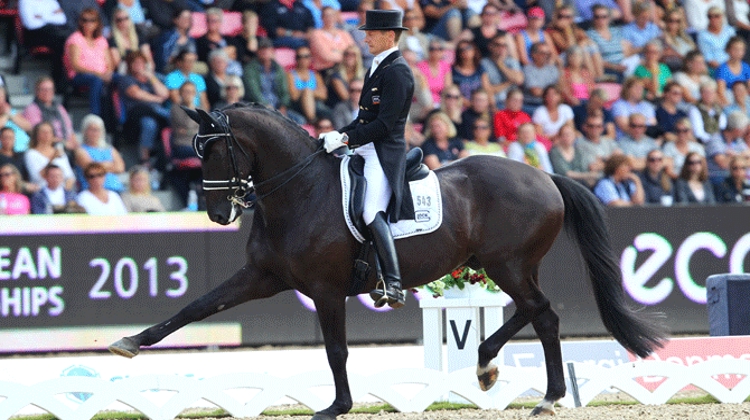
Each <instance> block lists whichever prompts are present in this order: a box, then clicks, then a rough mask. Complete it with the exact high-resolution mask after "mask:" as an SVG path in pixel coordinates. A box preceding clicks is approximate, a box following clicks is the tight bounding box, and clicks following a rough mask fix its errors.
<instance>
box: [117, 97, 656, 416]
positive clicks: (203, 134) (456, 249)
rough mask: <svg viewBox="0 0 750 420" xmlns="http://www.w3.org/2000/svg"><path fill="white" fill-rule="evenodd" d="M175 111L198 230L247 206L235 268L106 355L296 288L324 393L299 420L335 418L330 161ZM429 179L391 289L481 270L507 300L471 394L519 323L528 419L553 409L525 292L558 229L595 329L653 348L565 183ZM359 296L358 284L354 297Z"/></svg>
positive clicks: (339, 222) (345, 259) (539, 178)
mask: <svg viewBox="0 0 750 420" xmlns="http://www.w3.org/2000/svg"><path fill="white" fill-rule="evenodd" d="M186 112H188V113H189V115H190V116H191V117H192V118H193V119H194V120H196V121H197V122H199V123H200V128H199V134H198V135H197V136H196V141H195V147H196V152H198V154H199V156H202V159H203V176H204V189H205V190H206V204H207V207H208V215H209V217H210V218H211V220H212V221H214V222H216V223H219V224H222V225H226V224H228V223H231V222H233V221H234V220H235V219H236V218H237V217H238V216H239V215H240V214H241V212H242V209H243V205H244V199H243V197H244V196H245V195H246V194H248V192H250V191H251V190H252V189H253V187H251V181H252V183H254V192H255V194H256V195H257V197H258V199H257V200H256V202H255V213H254V218H253V225H252V231H251V234H250V238H249V240H248V244H247V263H246V264H245V266H243V267H242V268H240V270H239V271H237V273H235V274H234V275H233V276H232V277H231V278H229V279H228V280H226V281H225V282H224V283H222V284H221V285H219V286H218V287H216V288H215V289H214V290H213V291H211V292H209V293H207V294H206V295H205V296H203V297H201V298H199V299H197V300H195V301H194V302H192V303H191V304H189V305H188V306H187V307H185V308H184V309H183V310H181V311H180V312H179V313H178V314H177V315H176V316H174V317H172V318H170V319H169V320H167V321H165V322H162V323H160V324H157V325H155V326H153V327H151V328H148V329H146V330H144V331H143V332H141V333H140V334H138V335H135V336H132V337H126V338H123V339H121V340H120V341H118V342H117V343H115V344H113V345H112V346H111V347H110V350H111V351H112V352H114V353H116V354H119V355H123V356H126V357H133V356H135V355H137V354H138V352H139V348H140V347H141V346H150V345H153V344H154V343H157V342H159V341H160V340H162V339H163V338H164V337H166V336H167V335H169V334H171V333H172V332H174V331H176V330H177V329H179V328H181V327H183V326H185V325H187V324H189V323H191V322H194V321H198V320H201V319H204V318H206V317H208V316H210V315H213V314H215V313H217V312H220V311H222V310H225V309H229V308H231V307H233V306H235V305H239V304H240V303H243V302H247V301H249V300H253V299H261V298H267V297H271V296H273V295H275V294H277V293H279V292H283V291H285V290H292V289H295V290H299V291H300V292H302V293H304V294H305V295H307V296H308V297H310V298H311V299H312V300H313V301H314V302H315V307H316V308H317V313H318V318H319V321H320V326H321V329H322V331H323V337H324V340H325V347H326V352H327V354H328V363H329V365H330V367H331V370H332V372H333V378H334V383H335V387H336V397H335V400H334V402H333V404H332V405H331V406H330V407H328V408H326V409H325V410H323V411H320V412H318V413H316V414H315V415H314V416H313V420H324V419H334V418H336V416H338V415H339V414H343V413H346V412H348V411H349V410H350V409H351V407H352V397H351V394H350V391H349V384H348V380H347V373H346V359H347V355H348V350H347V343H346V330H345V306H344V302H345V298H346V296H347V292H348V291H349V287H350V282H351V274H352V264H353V261H354V260H355V258H356V256H357V253H358V250H359V248H360V244H359V243H358V242H357V241H356V240H355V238H354V237H353V236H352V235H351V234H350V232H349V231H348V229H347V227H346V225H345V222H344V218H343V211H342V208H341V191H340V187H339V185H340V183H339V179H338V176H339V169H338V168H339V164H340V161H339V160H338V159H337V158H335V157H333V156H330V155H326V154H325V153H321V150H322V149H320V148H319V147H318V143H317V142H315V141H314V140H313V139H311V138H310V137H309V135H308V134H307V132H305V131H304V130H303V129H301V128H300V127H299V126H297V125H296V124H294V123H293V122H291V121H290V120H288V119H286V118H284V117H283V116H281V114H279V113H278V112H276V111H273V110H268V109H266V108H264V107H262V106H260V105H250V106H246V107H234V108H228V109H225V110H223V111H214V112H212V113H211V114H208V113H206V112H204V111H201V110H199V111H197V112H196V111H192V110H186ZM435 172H436V173H437V175H438V178H439V180H440V186H441V189H442V195H443V210H444V211H443V214H444V217H443V224H442V226H441V227H440V228H439V229H438V230H437V231H435V232H433V233H430V234H427V235H422V236H413V237H410V238H405V239H400V240H397V242H396V245H397V248H398V256H399V261H400V266H401V273H402V277H403V282H404V287H405V288H412V287H416V286H419V285H423V284H426V283H428V282H430V281H432V280H434V279H436V278H439V277H441V276H443V275H444V274H445V273H447V272H450V271H451V270H452V269H454V268H456V267H457V266H460V265H462V264H467V263H468V264H470V265H471V266H475V267H479V266H481V267H484V268H485V269H486V271H487V273H488V275H489V276H490V277H491V278H492V279H493V280H495V282H496V283H497V284H498V285H499V286H500V287H501V288H502V289H503V291H505V293H507V294H508V295H510V297H511V298H512V299H513V301H514V302H515V305H516V312H515V313H514V315H513V316H512V317H511V318H510V319H509V320H508V322H506V323H505V325H503V326H502V327H501V328H500V329H499V330H498V331H496V332H495V333H494V334H492V335H491V336H490V337H489V338H487V339H486V340H485V341H484V342H483V343H482V344H481V345H480V346H479V362H478V366H477V376H478V379H479V382H480V386H481V388H482V389H484V390H487V389H489V388H490V387H492V385H494V383H495V381H496V380H497V376H498V369H497V367H496V366H495V365H493V364H492V363H491V361H492V359H494V358H495V357H496V356H497V354H498V352H499V351H500V348H501V347H502V346H503V345H504V344H505V343H506V342H507V341H508V340H509V339H510V338H511V337H513V336H514V335H515V334H516V333H517V332H518V331H519V330H521V329H522V328H523V327H524V326H525V325H527V324H528V323H531V324H532V326H533V327H534V330H535V331H536V333H537V334H538V336H539V339H540V340H541V342H542V346H543V348H544V355H545V363H546V366H547V381H548V384H547V391H546V394H545V396H544V399H543V400H542V402H540V403H539V404H538V405H537V406H536V407H535V408H534V410H533V411H532V413H531V414H532V415H538V414H551V413H554V403H555V402H556V401H557V400H559V399H560V398H562V397H563V396H564V395H565V378H564V375H563V362H562V354H561V350H560V337H559V318H558V316H557V314H555V312H554V311H553V309H552V307H551V305H550V302H549V300H548V299H547V298H546V297H545V295H544V293H542V291H541V289H540V285H539V266H540V264H541V261H542V258H543V257H544V255H545V254H546V253H547V252H548V251H549V249H550V247H552V243H553V242H554V241H555V238H556V237H557V235H558V233H559V232H560V230H561V228H562V227H563V225H565V226H566V227H568V228H569V232H570V233H571V234H572V235H573V237H574V238H575V239H577V242H578V244H579V247H580V250H581V253H582V254H583V257H584V259H585V262H586V264H587V267H588V272H589V275H590V277H591V281H592V284H593V290H594V294H595V296H596V302H597V304H598V307H599V312H600V314H601V317H602V320H603V322H604V325H605V327H606V328H607V330H608V331H610V332H611V333H612V335H613V336H614V337H615V339H617V341H619V342H620V343H621V344H622V345H623V346H624V347H625V348H627V349H628V350H630V351H632V352H633V353H635V354H637V355H639V356H647V355H648V354H649V353H651V351H652V350H653V349H654V348H655V347H657V346H660V345H661V344H662V343H663V341H664V340H665V333H664V332H663V330H662V329H661V327H660V326H659V324H658V323H655V322H653V321H652V320H649V319H647V318H645V317H644V314H643V313H640V312H636V311H634V310H632V309H630V308H629V307H628V305H627V302H626V300H625V295H624V292H623V289H622V284H621V274H620V270H619V267H618V265H617V263H616V260H615V259H614V257H613V255H614V253H613V251H612V249H611V246H610V242H609V235H608V232H607V229H606V225H605V221H604V214H603V210H602V208H601V205H600V204H599V202H598V201H597V199H596V197H594V195H593V194H591V192H590V191H588V190H587V189H586V188H584V187H583V186H581V185H579V184H578V183H576V182H574V181H572V180H570V179H568V178H564V177H560V176H549V175H548V174H545V173H544V172H542V171H539V170H536V169H534V168H531V167H530V166H527V165H524V164H521V163H518V162H514V161H511V160H509V159H502V158H497V157H490V156H472V157H469V158H466V159H462V160H459V161H457V162H455V163H453V164H451V165H447V166H445V167H443V168H440V169H438V170H437V171H435ZM371 262H372V261H371ZM373 287H375V276H374V275H371V276H370V278H369V279H368V283H367V285H366V287H365V288H364V290H371V289H372V288H373Z"/></svg>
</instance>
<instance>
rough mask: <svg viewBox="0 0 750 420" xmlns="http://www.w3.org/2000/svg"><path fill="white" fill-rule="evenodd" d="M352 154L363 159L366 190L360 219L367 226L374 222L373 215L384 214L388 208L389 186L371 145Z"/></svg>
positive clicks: (359, 148)
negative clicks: (363, 209) (363, 208)
mask: <svg viewBox="0 0 750 420" xmlns="http://www.w3.org/2000/svg"><path fill="white" fill-rule="evenodd" d="M354 153H355V154H358V155H360V156H362V157H363V158H365V179H366V180H367V189H366V190H365V211H364V214H363V215H362V218H363V219H364V220H365V223H366V224H368V225H369V224H370V223H372V221H373V220H375V215H376V214H378V212H380V211H382V212H385V211H386V209H387V208H388V202H389V201H390V199H391V186H390V185H389V184H388V178H387V177H386V176H385V172H383V167H382V166H380V160H378V154H377V152H376V151H375V146H374V145H373V144H372V143H368V144H366V145H364V146H361V147H358V148H356V149H354Z"/></svg>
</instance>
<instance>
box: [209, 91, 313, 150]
mask: <svg viewBox="0 0 750 420" xmlns="http://www.w3.org/2000/svg"><path fill="white" fill-rule="evenodd" d="M232 109H239V110H248V111H250V113H251V114H253V113H254V114H263V115H265V116H268V117H270V118H271V119H272V120H274V121H276V122H278V123H279V124H280V125H281V126H282V127H283V128H284V129H286V130H289V131H290V132H291V133H295V134H296V135H299V136H301V137H303V138H305V139H307V140H308V141H309V142H310V143H311V145H313V146H315V145H317V143H318V140H317V139H315V138H313V137H312V136H310V133H308V132H307V130H305V129H304V128H302V127H301V126H300V125H299V124H297V123H296V122H294V121H292V120H291V119H290V118H289V117H287V116H286V115H284V114H282V113H281V112H279V111H278V110H277V109H275V108H268V107H267V106H265V105H263V104H259V103H256V102H237V103H234V104H231V105H227V106H225V107H222V108H221V109H219V111H221V112H224V111H227V110H232ZM291 133H290V134H291ZM279 134H280V135H284V134H286V133H279Z"/></svg>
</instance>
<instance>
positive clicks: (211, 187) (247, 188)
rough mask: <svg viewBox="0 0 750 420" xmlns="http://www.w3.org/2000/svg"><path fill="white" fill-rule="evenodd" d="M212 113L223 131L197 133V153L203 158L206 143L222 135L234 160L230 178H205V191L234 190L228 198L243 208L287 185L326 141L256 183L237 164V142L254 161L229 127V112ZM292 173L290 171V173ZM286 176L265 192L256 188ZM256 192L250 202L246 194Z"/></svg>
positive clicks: (194, 142)
mask: <svg viewBox="0 0 750 420" xmlns="http://www.w3.org/2000/svg"><path fill="white" fill-rule="evenodd" d="M211 116H213V117H214V118H212V120H213V121H210V122H209V123H210V124H211V127H212V128H218V129H220V130H222V131H221V132H216V133H210V134H200V133H198V134H196V135H195V137H193V149H194V150H195V153H196V154H197V155H198V157H199V158H200V159H201V160H203V156H204V152H205V150H206V147H207V145H208V143H210V142H212V141H215V140H218V139H220V138H224V139H225V140H226V145H227V153H228V154H229V158H230V161H231V163H232V177H231V178H230V179H228V180H218V181H217V180H208V179H204V180H203V191H230V192H231V194H230V195H228V196H227V200H229V201H230V202H232V204H236V205H238V206H240V207H242V208H248V207H251V206H252V205H253V204H255V202H256V201H258V200H261V199H263V198H265V197H268V196H269V195H271V194H273V193H274V192H276V191H277V190H279V189H280V188H281V187H283V186H284V185H286V184H287V183H288V182H289V181H291V180H292V179H294V178H295V177H296V176H297V175H299V174H300V173H301V172H302V171H303V170H305V168H307V167H308V166H310V164H311V163H312V161H313V159H314V158H315V157H316V156H317V155H319V154H321V153H322V152H323V151H324V149H323V143H322V142H320V144H319V145H318V147H317V149H316V150H315V152H313V153H312V154H310V155H309V156H307V157H306V158H305V159H304V160H303V161H301V162H298V163H297V164H295V165H293V166H292V167H290V168H288V169H286V170H284V171H283V172H281V173H278V174H276V175H274V176H272V177H271V178H269V179H267V180H265V181H261V182H259V183H257V184H254V183H253V177H252V176H251V175H250V174H248V175H247V178H242V174H241V172H240V169H239V166H238V165H237V157H236V154H235V145H236V147H237V149H239V150H240V152H242V154H243V155H244V156H245V158H246V160H247V161H248V162H250V161H251V158H250V155H249V154H248V153H247V152H246V151H245V149H243V148H242V145H241V144H240V143H239V141H237V139H236V138H235V137H234V133H232V130H231V128H230V127H229V116H228V115H227V114H225V113H224V112H222V111H212V112H211ZM214 121H215V122H218V123H219V127H216V124H215V123H214ZM290 174H291V175H290ZM284 177H286V179H284V181H283V182H281V183H280V184H279V185H277V186H275V187H274V188H272V189H271V190H270V191H268V192H267V193H264V194H258V193H257V191H258V189H259V188H262V187H263V186H264V185H268V184H271V183H272V182H274V181H277V180H279V179H281V178H284ZM253 192H255V193H256V195H255V199H254V200H253V201H250V202H248V201H247V200H246V199H245V197H247V196H248V195H250V194H251V193H253Z"/></svg>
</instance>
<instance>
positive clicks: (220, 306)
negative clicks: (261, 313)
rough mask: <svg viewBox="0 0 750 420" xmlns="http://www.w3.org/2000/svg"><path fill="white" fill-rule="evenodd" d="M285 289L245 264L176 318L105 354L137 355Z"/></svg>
mask: <svg viewBox="0 0 750 420" xmlns="http://www.w3.org/2000/svg"><path fill="white" fill-rule="evenodd" d="M287 289H289V286H287V285H286V284H285V283H283V282H281V281H279V280H278V279H277V278H275V277H273V276H271V275H268V274H266V273H265V272H262V271H261V270H259V269H257V268H255V267H253V266H251V265H249V264H248V265H245V266H244V267H242V268H241V269H240V270H239V271H238V272H236V273H235V274H234V275H233V276H232V277H230V278H229V279H228V280H226V281H224V282H223V283H222V284H220V285H219V286H217V287H216V288H214V289H213V290H211V291H210V292H208V293H206V294H205V295H203V296H201V297H199V298H198V299H196V300H194V301H193V302H192V303H190V304H189V305H187V306H186V307H185V308H183V309H182V310H181V311H180V312H179V313H178V314H177V315H175V316H173V317H172V318H169V319H168V320H166V321H164V322H162V323H160V324H156V325H154V326H153V327H150V328H147V329H145V330H143V331H142V332H141V333H140V334H138V335H134V336H131V337H125V338H123V339H121V340H119V341H117V342H116V343H114V344H112V345H111V346H109V351H111V352H112V353H115V354H119V355H120V356H125V357H134V356H136V355H138V352H139V351H140V347H141V346H150V345H153V344H156V343H158V342H159V341H161V340H162V339H163V338H164V337H166V336H168V335H169V334H172V333H173V332H175V331H177V330H179V329H180V328H182V327H184V326H185V325H187V324H190V323H191V322H195V321H200V320H201V319H204V318H206V317H208V316H211V315H213V314H215V313H218V312H221V311H224V310H227V309H229V308H232V307H234V306H237V305H239V304H240V303H244V302H247V301H249V300H252V299H262V298H267V297H271V296H273V295H275V294H277V293H279V292H282V291H284V290H287Z"/></svg>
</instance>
